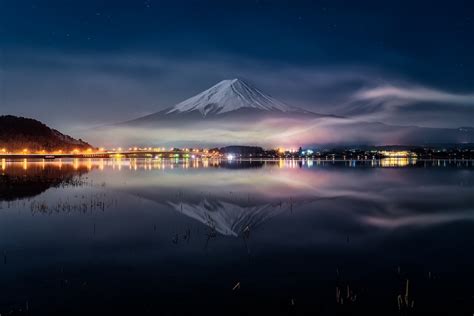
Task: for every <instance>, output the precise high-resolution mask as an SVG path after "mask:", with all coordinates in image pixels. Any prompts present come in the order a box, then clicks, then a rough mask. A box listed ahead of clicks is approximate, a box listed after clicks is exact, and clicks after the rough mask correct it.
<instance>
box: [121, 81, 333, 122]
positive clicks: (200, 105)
mask: <svg viewBox="0 0 474 316" xmlns="http://www.w3.org/2000/svg"><path fill="white" fill-rule="evenodd" d="M264 117H298V118H301V117H334V116H331V115H323V114H318V113H314V112H311V111H307V110H304V109H301V108H298V107H293V106H290V105H287V104H285V103H283V102H280V101H278V100H276V99H275V98H273V97H271V96H269V95H267V94H265V93H264V92H262V91H260V90H259V89H257V88H255V87H253V86H251V85H250V84H248V83H247V82H245V81H243V80H241V79H231V80H223V81H221V82H219V83H217V84H216V85H214V86H212V87H211V88H209V89H207V90H205V91H203V92H201V93H199V94H197V95H195V96H193V97H191V98H189V99H187V100H185V101H183V102H181V103H178V104H176V105H174V106H172V107H168V108H166V109H164V110H161V111H159V112H156V113H153V114H150V115H147V116H144V117H140V118H137V119H134V120H131V121H127V122H124V123H122V124H121V125H129V126H130V125H131V126H133V125H150V124H154V123H156V122H160V123H161V124H169V123H170V122H171V121H173V122H175V121H179V122H190V121H191V122H193V121H194V122H196V121H202V120H205V121H209V120H223V119H226V120H227V119H230V120H234V121H239V120H243V121H246V120H249V119H250V120H252V121H258V120H259V119H261V118H264ZM173 124H174V123H173Z"/></svg>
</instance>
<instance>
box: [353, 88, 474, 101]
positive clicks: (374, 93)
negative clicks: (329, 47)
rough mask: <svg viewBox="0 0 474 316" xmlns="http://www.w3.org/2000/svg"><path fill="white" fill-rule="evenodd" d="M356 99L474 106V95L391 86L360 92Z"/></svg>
mask: <svg viewBox="0 0 474 316" xmlns="http://www.w3.org/2000/svg"><path fill="white" fill-rule="evenodd" d="M355 98H356V99H357V100H379V101H383V102H387V103H388V102H393V101H403V102H395V104H397V105H406V104H410V103H415V102H439V103H451V104H453V103H454V104H474V94H456V93H450V92H446V91H442V90H436V89H430V88H423V87H408V88H402V87H396V86H390V85H385V86H380V87H376V88H372V89H367V90H363V91H360V92H358V93H356V94H355ZM389 104H390V103H389Z"/></svg>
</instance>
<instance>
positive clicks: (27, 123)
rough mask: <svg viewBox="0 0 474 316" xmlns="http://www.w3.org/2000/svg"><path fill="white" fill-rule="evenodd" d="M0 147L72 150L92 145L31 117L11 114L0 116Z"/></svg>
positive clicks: (10, 149)
mask: <svg viewBox="0 0 474 316" xmlns="http://www.w3.org/2000/svg"><path fill="white" fill-rule="evenodd" d="M0 148H5V149H6V150H8V151H20V150H23V149H25V148H27V149H28V150H30V151H40V150H47V151H52V150H73V149H76V148H77V149H88V148H92V146H91V145H90V144H88V143H86V142H85V141H83V140H82V139H75V138H72V137H71V136H69V135H65V134H62V133H61V132H59V131H58V130H55V129H52V128H50V127H48V126H47V125H46V124H44V123H42V122H40V121H38V120H35V119H31V118H25V117H18V116H13V115H1V116H0Z"/></svg>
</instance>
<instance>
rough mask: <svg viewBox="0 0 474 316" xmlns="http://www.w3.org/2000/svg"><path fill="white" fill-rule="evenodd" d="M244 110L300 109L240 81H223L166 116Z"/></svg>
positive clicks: (173, 108)
mask: <svg viewBox="0 0 474 316" xmlns="http://www.w3.org/2000/svg"><path fill="white" fill-rule="evenodd" d="M242 108H252V109H258V110H262V111H278V112H291V111H297V110H298V109H296V108H293V107H291V106H289V105H286V104H284V103H282V102H280V101H278V100H275V99H274V98H272V97H271V96H269V95H266V94H264V93H263V92H261V91H260V90H258V89H256V88H254V87H252V86H251V85H249V84H248V83H246V82H245V81H243V80H240V79H230V80H223V81H221V82H219V83H218V84H216V85H215V86H212V87H211V88H209V89H207V90H206V91H203V92H201V93H199V94H198V95H195V96H194V97H191V98H189V99H187V100H185V101H183V102H181V103H179V104H176V105H175V106H173V107H172V108H170V109H169V110H168V111H167V112H166V114H172V113H183V112H191V111H199V112H200V113H201V114H202V115H203V116H206V115H208V114H211V113H212V114H222V113H226V112H231V111H235V110H238V109H242Z"/></svg>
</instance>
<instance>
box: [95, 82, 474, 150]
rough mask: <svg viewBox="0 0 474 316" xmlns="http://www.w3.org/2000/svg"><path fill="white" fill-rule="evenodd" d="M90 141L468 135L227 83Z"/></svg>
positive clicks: (391, 140)
mask: <svg viewBox="0 0 474 316" xmlns="http://www.w3.org/2000/svg"><path fill="white" fill-rule="evenodd" d="M91 137H94V139H95V140H96V141H99V142H101V143H103V144H105V145H107V146H119V145H123V144H134V145H143V146H150V145H157V146H178V147H179V146H181V147H188V146H196V145H197V146H203V147H221V146H227V145H256V146H261V147H264V148H269V147H285V148H298V147H299V146H314V145H329V144H330V145H353V144H366V145H387V144H400V145H423V144H427V143H433V142H443V143H456V144H459V143H472V142H474V130H473V129H472V128H433V127H429V128H428V127H420V126H396V125H389V124H384V123H381V122H370V121H364V120H360V119H358V118H351V117H340V116H336V115H326V114H318V113H316V112H312V111H308V110H305V109H301V108H298V107H294V106H290V105H287V104H285V103H283V102H280V101H278V100H276V99H275V98H273V97H271V96H269V95H267V94H265V93H264V92H262V91H260V90H259V89H257V88H255V87H253V86H252V85H250V84H248V83H247V82H245V81H243V80H240V79H231V80H223V81H221V82H219V83H217V84H216V85H214V86H212V87H211V88H209V89H207V90H205V91H203V92H201V93H199V94H197V95H195V96H193V97H191V98H189V99H187V100H185V101H183V102H181V103H178V104H176V105H174V106H171V107H168V108H166V109H164V110H161V111H159V112H156V113H153V114H151V115H147V116H144V117H140V118H137V119H134V120H130V121H126V122H123V123H119V124H115V125H112V126H107V127H104V128H102V129H101V131H100V133H99V132H97V131H96V134H95V135H91ZM110 140H113V143H112V142H110Z"/></svg>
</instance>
